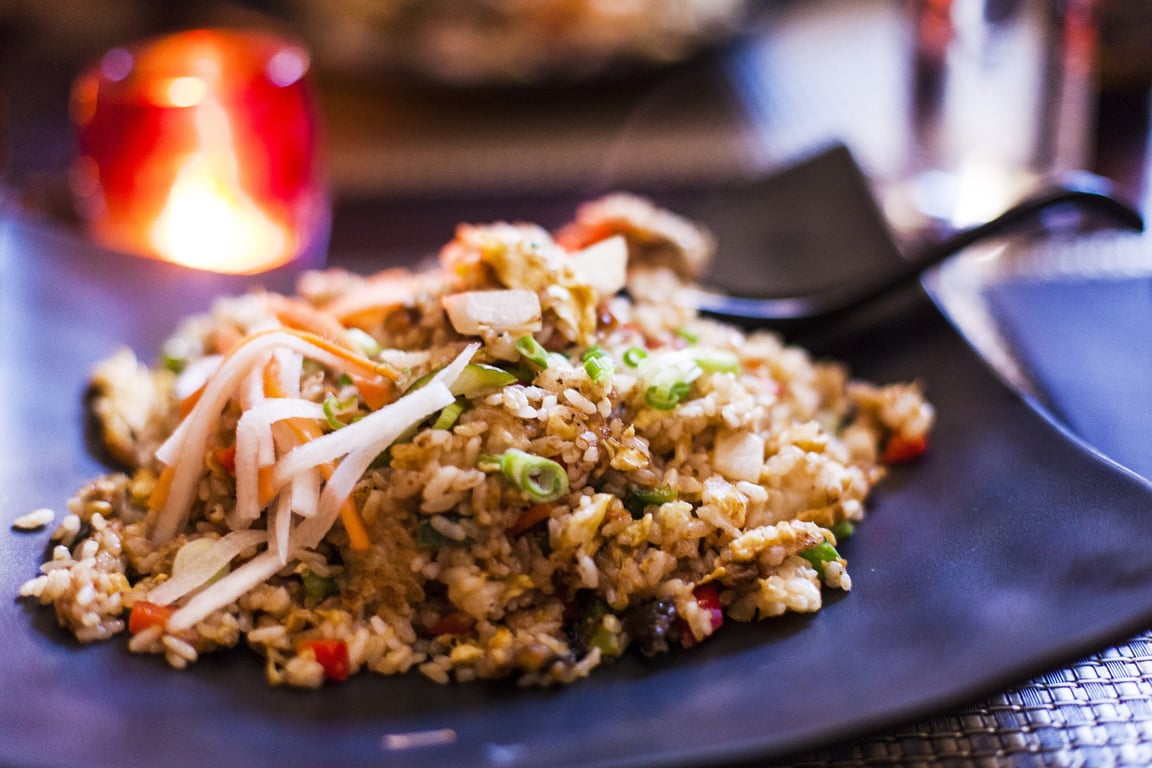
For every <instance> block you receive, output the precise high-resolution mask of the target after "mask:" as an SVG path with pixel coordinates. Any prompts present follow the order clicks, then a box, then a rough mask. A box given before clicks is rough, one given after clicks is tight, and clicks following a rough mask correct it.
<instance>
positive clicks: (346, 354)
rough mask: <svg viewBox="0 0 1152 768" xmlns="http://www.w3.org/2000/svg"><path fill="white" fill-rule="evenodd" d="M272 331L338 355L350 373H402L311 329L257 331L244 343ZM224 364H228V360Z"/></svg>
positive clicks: (389, 376)
mask: <svg viewBox="0 0 1152 768" xmlns="http://www.w3.org/2000/svg"><path fill="white" fill-rule="evenodd" d="M270 333H289V334H291V335H293V336H295V337H296V338H298V339H302V340H303V341H306V342H308V343H309V344H312V345H313V346H316V347H319V348H320V349H322V350H324V351H325V352H327V353H328V354H330V355H332V356H333V357H338V358H340V359H341V360H343V361H344V362H346V363H348V368H347V373H349V374H353V375H355V374H359V375H361V376H368V377H372V376H383V377H385V378H387V379H392V380H393V381H395V380H396V379H398V378H399V377H400V373H399V372H398V371H397V370H396V369H395V368H393V367H392V366H390V365H387V364H386V363H379V362H376V361H373V360H369V359H368V358H367V357H364V355H362V354H360V352H359V351H357V350H353V349H349V348H347V347H342V346H340V345H339V344H334V343H333V342H331V341H329V340H328V339H325V338H324V337H322V336H317V335H316V334H315V333H312V332H311V331H302V330H300V329H298V328H289V327H280V328H269V329H267V330H263V331H257V332H256V333H253V334H250V335H249V336H248V337H246V338H245V339H244V343H245V344H247V343H249V342H251V341H253V340H254V339H258V338H260V337H261V336H266V335H268V334H270ZM241 346H243V345H241ZM224 364H227V361H226V360H225V363H224Z"/></svg>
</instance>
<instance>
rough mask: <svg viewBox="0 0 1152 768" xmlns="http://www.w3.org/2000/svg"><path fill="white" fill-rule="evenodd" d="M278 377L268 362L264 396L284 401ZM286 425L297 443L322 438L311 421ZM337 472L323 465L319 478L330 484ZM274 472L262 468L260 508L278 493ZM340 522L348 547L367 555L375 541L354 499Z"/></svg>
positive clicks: (288, 421)
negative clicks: (329, 480)
mask: <svg viewBox="0 0 1152 768" xmlns="http://www.w3.org/2000/svg"><path fill="white" fill-rule="evenodd" d="M276 374H277V371H276V366H275V363H274V361H269V363H268V365H267V366H265V368H264V394H265V395H267V396H268V397H284V396H285V394H286V393H285V392H284V388H283V387H281V386H280V379H279V377H278V376H277V375H276ZM369 407H371V406H369ZM284 424H286V425H287V426H288V428H289V429H291V430H292V432H293V434H294V435H295V438H296V442H297V443H306V442H308V441H309V440H314V439H316V438H317V437H320V435H321V434H323V432H322V430H321V429H320V427H319V425H317V424H316V422H314V421H309V420H308V419H285V420H284ZM335 468H336V467H335V465H334V464H332V463H331V462H328V463H326V464H321V465H320V474H321V475H323V477H324V479H325V480H327V479H328V478H329V477H331V475H332V472H333V471H334V470H335ZM272 469H273V468H272V467H271V466H269V467H261V471H260V503H261V504H265V503H267V501H268V499H271V497H272V495H273V494H274V493H275V489H274V488H272V487H271V485H272V483H271V480H272ZM266 493H267V494H269V495H268V496H267V497H265V494H266ZM340 521H341V522H342V523H343V524H344V530H346V531H347V532H348V546H349V547H351V548H352V549H353V550H355V551H357V552H364V551H366V550H367V549H368V548H369V547H371V546H372V540H371V539H370V538H369V537H368V530H367V528H366V527H365V525H364V520H363V519H362V518H361V517H360V511H359V510H358V509H356V503H355V502H354V501H353V500H352V499H351V498H348V499H345V501H344V504H343V505H342V506H341V507H340Z"/></svg>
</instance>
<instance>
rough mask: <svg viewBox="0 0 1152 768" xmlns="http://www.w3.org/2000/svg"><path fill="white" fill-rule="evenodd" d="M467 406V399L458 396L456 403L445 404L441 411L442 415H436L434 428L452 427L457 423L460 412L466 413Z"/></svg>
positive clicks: (433, 423)
mask: <svg viewBox="0 0 1152 768" xmlns="http://www.w3.org/2000/svg"><path fill="white" fill-rule="evenodd" d="M467 407H468V400H467V399H465V398H463V397H458V398H456V401H455V402H454V403H452V404H451V405H446V406H444V408H443V409H442V410H441V411H440V415H439V416H437V417H436V421H434V422H432V429H451V428H452V425H453V424H455V423H456V419H458V418H460V414H462V413H464V409H465V408H467Z"/></svg>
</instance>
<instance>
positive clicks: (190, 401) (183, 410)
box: [180, 384, 207, 419]
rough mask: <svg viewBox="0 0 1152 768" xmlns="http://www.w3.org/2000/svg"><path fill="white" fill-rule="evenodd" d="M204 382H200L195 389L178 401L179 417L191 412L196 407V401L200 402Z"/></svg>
mask: <svg viewBox="0 0 1152 768" xmlns="http://www.w3.org/2000/svg"><path fill="white" fill-rule="evenodd" d="M205 386H207V385H206V384H201V385H200V386H199V387H197V388H196V391H195V392H193V393H192V394H190V395H188V397H186V398H184V399H183V400H181V401H180V418H181V419H183V418H184V417H185V416H187V415H188V414H190V413H192V409H193V408H195V407H196V403H198V402H200V397H201V395H203V394H204V387H205Z"/></svg>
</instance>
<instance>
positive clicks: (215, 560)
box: [148, 531, 268, 605]
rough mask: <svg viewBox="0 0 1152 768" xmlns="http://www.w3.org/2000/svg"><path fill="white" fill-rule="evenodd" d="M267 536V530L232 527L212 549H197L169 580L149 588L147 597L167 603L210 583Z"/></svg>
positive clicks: (154, 601)
mask: <svg viewBox="0 0 1152 768" xmlns="http://www.w3.org/2000/svg"><path fill="white" fill-rule="evenodd" d="M267 538H268V534H267V533H266V532H265V531H233V532H232V533H230V534H228V535H227V536H224V537H223V538H220V539H217V540H216V541H215V542H213V544H212V547H211V548H210V549H206V550H204V551H203V552H197V553H196V556H195V557H192V558H188V559H186V560H185V561H184V562H183V563H182V567H181V568H180V569H179V570H178V571H176V572H175V573H173V574H172V577H171V578H170V579H168V581H165V582H164V583H163V584H160V585H158V586H157V587H156V588H154V589H152V590H150V591H149V592H148V601H149V602H152V603H156V604H157V605H168V604H169V603H171V602H173V601H175V600H179V599H180V598H181V597H183V596H184V595H186V594H188V593H189V592H191V591H192V590H194V589H196V588H198V587H200V586H202V585H203V584H206V583H208V582H209V581H210V580H211V579H212V578H213V577H214V576H216V574H218V573H220V571H221V569H223V568H225V567H227V565H228V564H229V563H231V562H232V561H233V560H234V559H235V558H236V556H237V555H239V554H240V553H241V552H243V551H244V550H246V549H248V548H249V547H253V546H256V545H257V544H260V543H261V542H263V541H265V540H266V539H267ZM185 546H187V545H185Z"/></svg>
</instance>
